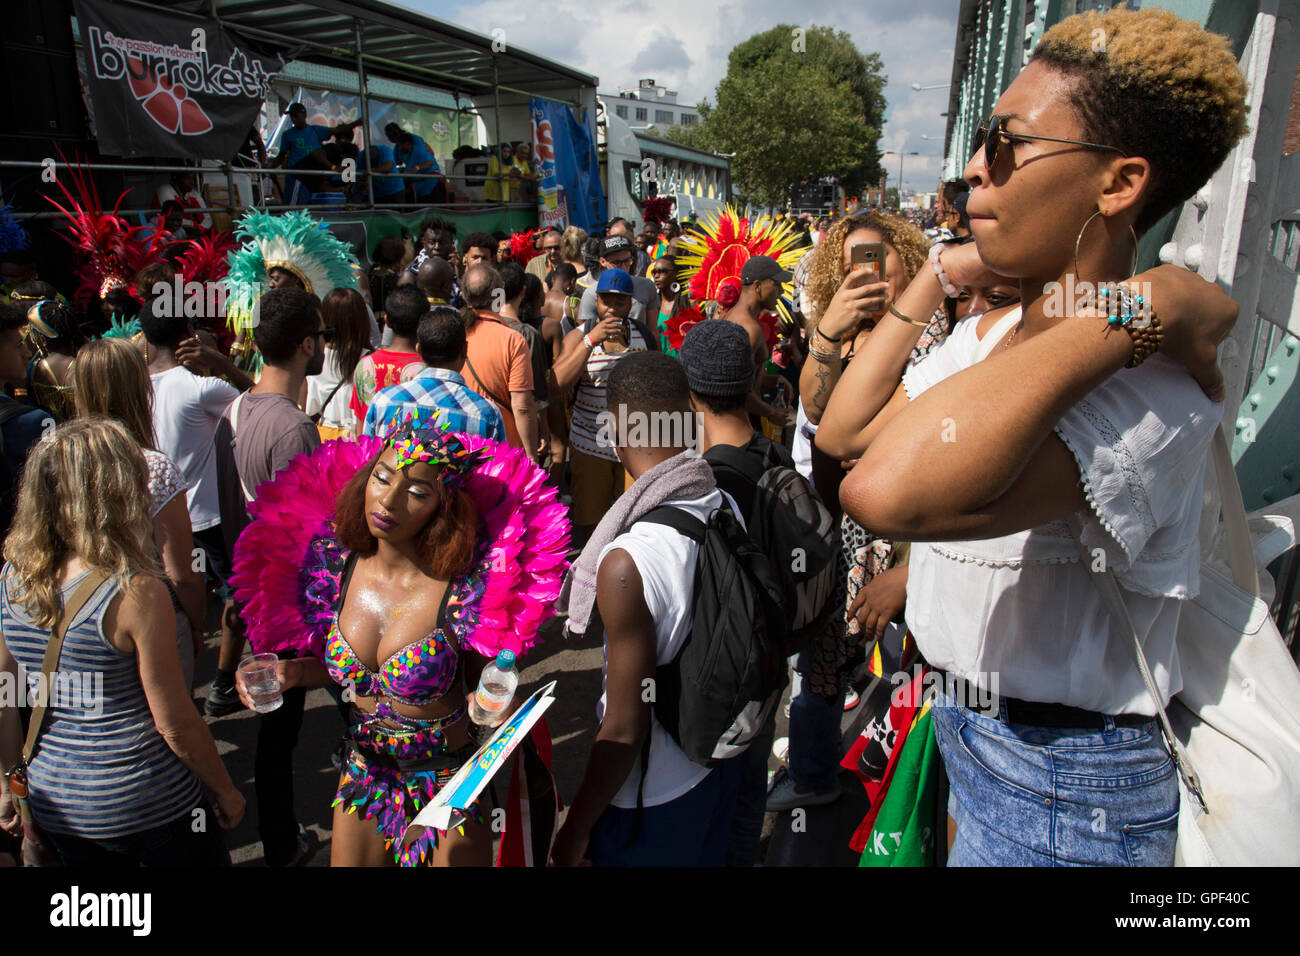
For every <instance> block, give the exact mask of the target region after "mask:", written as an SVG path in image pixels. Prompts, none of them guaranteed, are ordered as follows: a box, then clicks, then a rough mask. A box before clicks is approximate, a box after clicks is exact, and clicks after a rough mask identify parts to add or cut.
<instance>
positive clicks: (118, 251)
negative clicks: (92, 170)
mask: <svg viewBox="0 0 1300 956" xmlns="http://www.w3.org/2000/svg"><path fill="white" fill-rule="evenodd" d="M60 159H63V161H64V163H63V169H64V173H63V175H61V176H58V177H56V178H55V184H56V185H57V186H58V187H59V190H60V191H61V192H62V193H63V195H64V197H65V198H66V199H67V203H68V205H67V206H66V207H65V206H62V205H60V204H59V203H57V202H55V201H54V200H53V199H50V198H49V197H48V196H47V197H46V198H47V199H48V200H49V202H50V205H52V206H53V207H54V208H55V209H57V210H58V211H59V212H61V213H63V215H64V216H65V217H66V218H67V220H68V226H69V228H70V231H71V235H70V236H65V237H64V238H65V241H66V242H67V243H68V244H69V245H70V246H72V248H73V249H74V250H76V253H77V258H78V264H77V270H76V274H77V279H78V280H79V281H78V288H77V291H76V293H75V294H74V295H73V301H74V302H77V303H79V304H84V303H85V302H88V301H89V300H90V299H92V298H94V297H95V296H96V295H98V296H99V297H100V298H103V297H104V296H106V295H108V294H109V293H110V292H112V291H113V290H114V289H126V290H127V291H128V292H129V293H130V294H131V295H132V297H135V294H136V293H135V276H136V273H138V272H139V271H140V270H141V269H143V268H144V267H145V266H147V265H149V264H150V263H152V262H157V261H158V260H159V259H161V258H162V257H163V254H164V253H165V252H166V250H167V248H168V247H169V246H170V245H171V244H172V238H171V235H170V234H169V233H166V232H163V231H162V230H159V229H154V228H153V227H151V226H131V225H129V224H128V223H127V221H126V220H125V219H124V218H122V216H120V215H119V214H118V210H119V209H121V206H122V200H123V199H125V198H126V194H127V193H128V192H130V189H126V190H123V192H122V194H121V195H120V196H118V197H117V202H116V203H114V205H113V211H112V212H105V211H104V209H103V204H102V203H101V202H100V199H99V189H98V188H97V187H96V186H95V182H94V180H93V179H92V178H91V177H90V176H89V174H88V171H87V170H84V169H82V167H81V165H80V164H79V163H69V162H68V161H67V158H66V157H64V156H63V155H62V154H60ZM65 180H71V181H72V185H73V187H74V189H75V192H74V190H72V189H69V188H68V186H67V185H66V184H65Z"/></svg>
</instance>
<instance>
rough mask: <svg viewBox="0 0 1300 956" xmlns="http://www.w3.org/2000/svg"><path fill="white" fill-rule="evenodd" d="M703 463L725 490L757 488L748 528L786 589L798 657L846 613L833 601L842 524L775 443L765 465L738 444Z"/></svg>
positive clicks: (716, 449)
mask: <svg viewBox="0 0 1300 956" xmlns="http://www.w3.org/2000/svg"><path fill="white" fill-rule="evenodd" d="M704 460H705V461H707V462H708V463H709V465H710V467H712V468H713V473H714V477H715V478H716V479H717V481H718V486H719V487H720V488H723V489H724V490H727V491H729V492H730V486H732V484H733V482H734V481H741V482H745V483H748V484H749V485H754V486H757V490H756V492H755V493H754V495H753V496H752V499H753V506H752V507H751V508H750V512H749V514H747V515H745V527H746V528H747V529H748V531H749V536H750V537H751V538H753V539H754V544H756V545H757V546H758V549H759V550H760V551H762V552H763V554H765V555H767V558H768V560H769V561H770V562H771V565H772V569H773V570H774V571H775V572H776V575H777V577H778V579H779V580H780V582H781V584H782V587H783V591H784V594H785V604H786V608H787V609H788V611H789V615H790V617H789V622H790V640H789V643H788V644H787V646H786V650H787V652H788V653H790V654H793V653H795V652H796V651H798V650H801V649H802V648H803V647H805V646H806V645H807V644H808V643H809V642H810V641H811V640H812V639H813V638H814V637H816V636H817V634H818V633H820V632H821V631H822V629H823V628H825V626H826V624H827V622H828V620H829V618H830V616H831V615H832V614H834V613H836V611H837V610H840V611H842V610H843V609H842V608H841V609H837V608H836V607H834V606H833V605H832V602H831V595H832V594H833V593H834V591H835V573H836V567H837V562H836V557H837V551H838V549H839V525H838V524H837V523H836V521H835V519H834V518H832V517H831V513H830V512H829V511H827V510H826V506H825V505H824V504H822V502H821V499H820V498H818V497H817V492H815V491H813V487H812V485H810V484H809V483H808V480H807V479H806V478H804V477H803V475H801V474H799V472H797V471H795V470H794V469H793V468H791V467H790V466H789V465H787V464H785V463H784V462H783V461H782V459H781V458H779V457H778V456H777V455H776V454H775V452H774V448H773V446H772V445H771V444H770V443H769V445H768V451H767V454H766V455H765V456H764V459H763V461H762V462H760V461H759V460H758V459H757V457H756V456H755V455H752V454H749V453H747V452H745V451H744V450H742V449H740V448H737V447H735V446H734V445H714V446H713V447H712V448H710V449H709V450H708V451H707V452H705V453H704ZM731 494H732V497H737V495H736V493H735V492H731ZM738 500H739V499H738Z"/></svg>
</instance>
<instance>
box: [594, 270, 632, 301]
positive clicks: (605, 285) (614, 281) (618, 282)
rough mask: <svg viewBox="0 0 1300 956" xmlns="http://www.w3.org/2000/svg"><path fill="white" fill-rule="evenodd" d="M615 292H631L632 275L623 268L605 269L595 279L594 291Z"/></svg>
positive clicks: (625, 293)
mask: <svg viewBox="0 0 1300 956" xmlns="http://www.w3.org/2000/svg"><path fill="white" fill-rule="evenodd" d="M601 292H617V293H619V294H620V295H631V294H632V277H631V276H630V275H628V274H627V270H625V269H606V270H605V271H604V272H602V273H601V274H600V278H599V279H598V280H597V281H596V293H597V294H599V293H601Z"/></svg>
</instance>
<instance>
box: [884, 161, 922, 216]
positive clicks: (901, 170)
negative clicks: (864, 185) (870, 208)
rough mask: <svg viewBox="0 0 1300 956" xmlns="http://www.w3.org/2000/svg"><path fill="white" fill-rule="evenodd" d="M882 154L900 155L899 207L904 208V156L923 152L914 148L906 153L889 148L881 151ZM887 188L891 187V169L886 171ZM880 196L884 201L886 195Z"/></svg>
mask: <svg viewBox="0 0 1300 956" xmlns="http://www.w3.org/2000/svg"><path fill="white" fill-rule="evenodd" d="M880 155H881V156H897V157H898V208H899V209H902V208H903V157H904V156H920V155H921V154H920V153H918V152H916V151H915V150H913V151H912V152H907V153H904V152H899V151H896V150H892V149H887V150H885V151H884V152H883V153H881V154H880ZM885 188H886V189H888V188H889V171H888V170H886V171H885ZM880 198H881V200H882V201H883V200H884V198H885V197H884V196H883V195H882V196H881V197H880Z"/></svg>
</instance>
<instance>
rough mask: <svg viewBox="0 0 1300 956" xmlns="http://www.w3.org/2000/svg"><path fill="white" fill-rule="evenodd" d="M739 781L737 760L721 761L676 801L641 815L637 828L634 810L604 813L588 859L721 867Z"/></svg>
mask: <svg viewBox="0 0 1300 956" xmlns="http://www.w3.org/2000/svg"><path fill="white" fill-rule="evenodd" d="M742 756H743V755H742ZM740 776H741V766H740V758H739V757H737V758H734V759H732V760H724V761H723V762H722V763H720V764H719V765H718V766H716V767H714V768H713V769H712V770H711V771H709V775H708V776H707V777H705V778H704V779H703V780H701V781H700V782H699V783H697V784H696V785H695V786H694V787H692V788H691V789H690V790H689V791H687V792H686V793H684V794H682V795H681V796H680V797H678V798H677V799H676V800H670V801H668V802H667V803H661V804H659V805H658V806H655V807H645V808H644V809H642V810H641V811H639V815H640V818H641V820H640V826H639V827H638V825H637V816H638V811H637V810H636V808H635V807H633V808H632V809H630V810H625V809H623V808H622V807H615V806H609V807H606V808H605V812H604V813H602V814H601V815H600V819H599V820H597V821H596V825H595V826H594V827H592V829H591V839H590V840H589V841H588V846H587V856H589V857H590V858H591V862H592V863H593V864H594V865H596V866H722V865H723V864H724V863H725V862H726V858H727V841H728V838H729V837H730V835H731V813H732V810H733V808H734V807H735V805H736V793H737V791H738V790H739V787H740ZM633 834H636V839H635V840H633V839H632V835H633ZM629 844H631V845H630V846H629Z"/></svg>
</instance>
